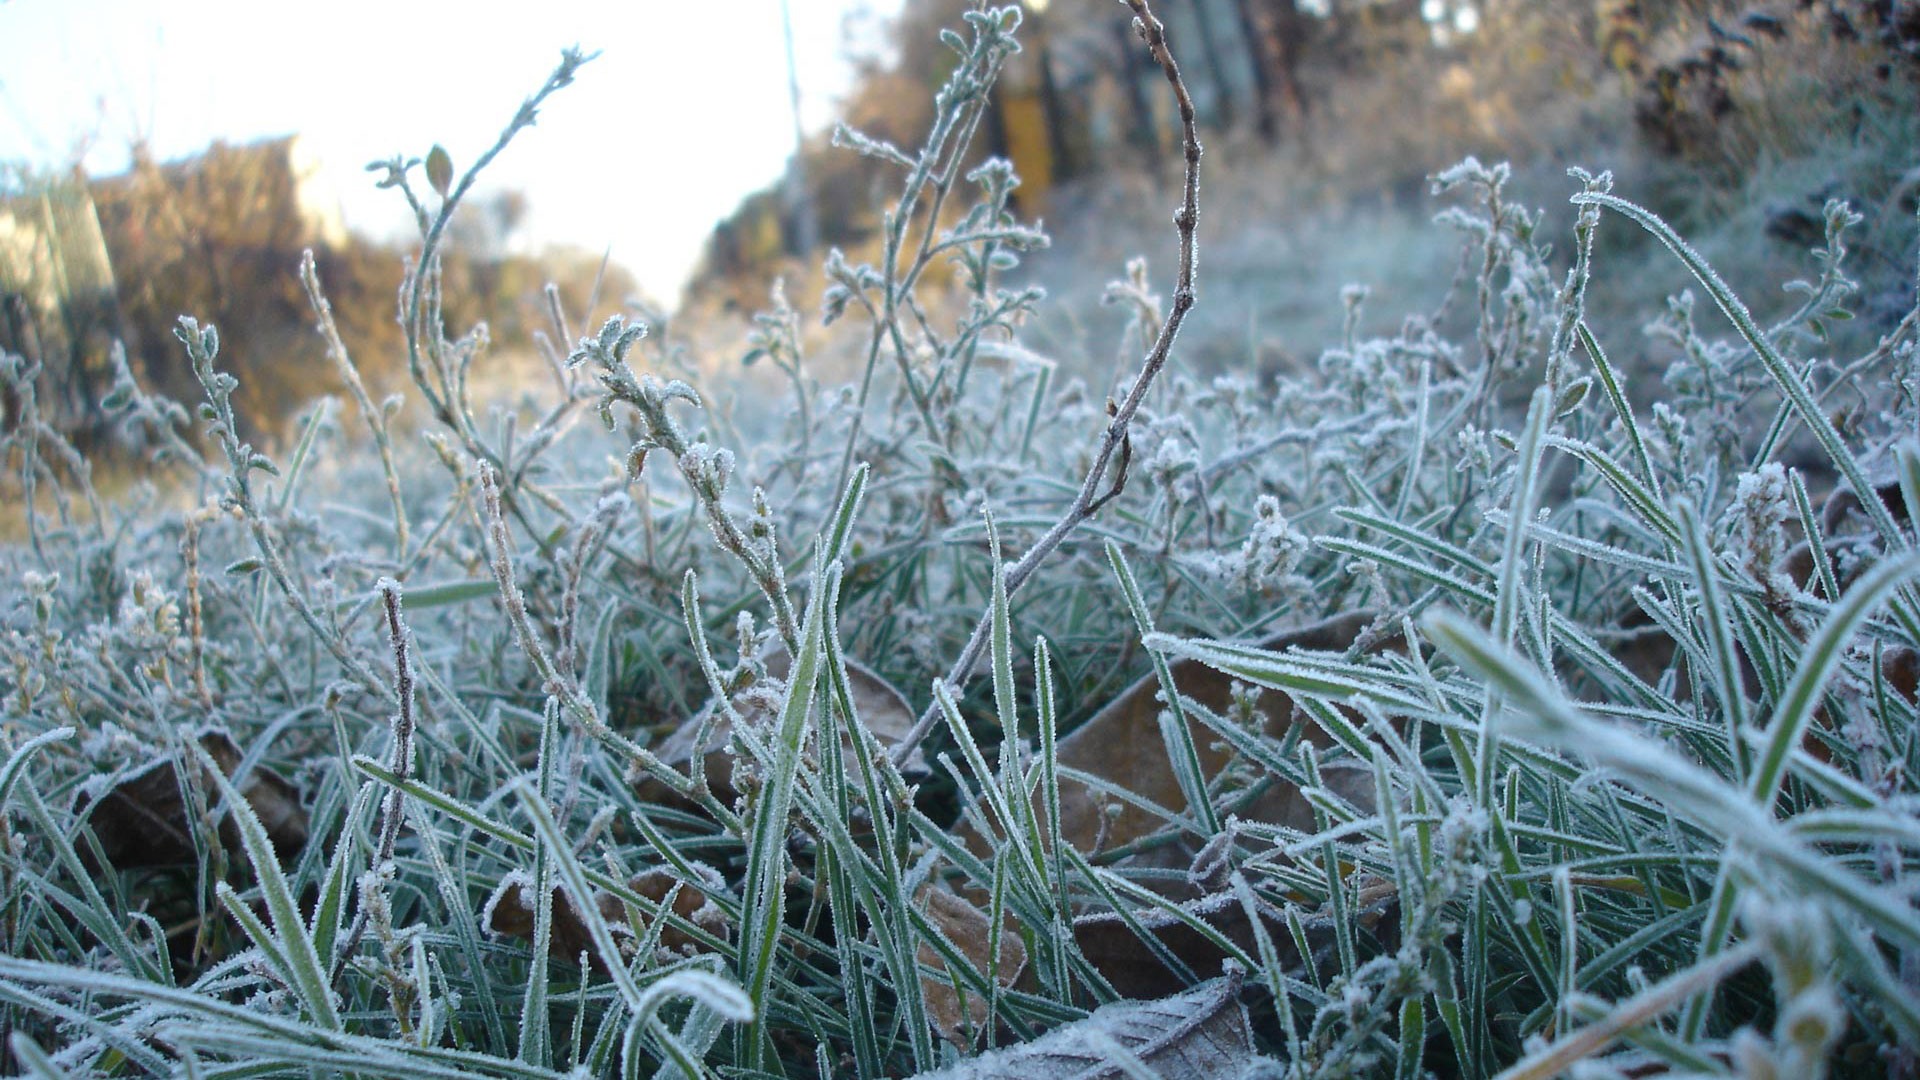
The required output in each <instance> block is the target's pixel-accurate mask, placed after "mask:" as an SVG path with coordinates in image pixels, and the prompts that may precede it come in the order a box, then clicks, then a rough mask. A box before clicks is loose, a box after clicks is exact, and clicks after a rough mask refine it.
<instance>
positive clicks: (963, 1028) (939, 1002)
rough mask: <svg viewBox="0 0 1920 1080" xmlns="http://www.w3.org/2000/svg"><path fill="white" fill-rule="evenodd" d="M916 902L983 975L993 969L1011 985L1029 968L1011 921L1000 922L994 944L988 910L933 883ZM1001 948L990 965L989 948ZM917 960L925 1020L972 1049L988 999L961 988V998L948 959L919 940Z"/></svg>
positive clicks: (965, 1048) (944, 1035)
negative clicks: (962, 991) (925, 1007)
mask: <svg viewBox="0 0 1920 1080" xmlns="http://www.w3.org/2000/svg"><path fill="white" fill-rule="evenodd" d="M914 902H915V903H916V904H917V905H918V906H919V907H920V910H921V911H922V912H924V913H925V914H926V916H927V920H928V921H929V922H931V923H933V925H934V926H936V927H938V928H939V930H940V933H941V934H943V935H945V936H946V938H947V940H948V941H950V942H952V943H953V947H954V948H956V949H958V950H959V951H960V955H962V956H964V957H966V958H967V962H968V963H970V964H972V965H973V967H974V968H975V969H976V970H978V971H980V972H981V973H983V974H984V973H986V972H987V971H989V970H992V971H993V972H994V973H995V976H996V978H997V980H998V982H999V983H1000V985H1001V986H1003V987H1011V986H1013V985H1014V984H1015V983H1016V982H1017V981H1018V980H1019V978H1020V976H1021V974H1022V973H1024V972H1025V970H1026V967H1027V949H1026V946H1025V945H1023V944H1022V943H1021V941H1020V935H1019V934H1017V933H1015V932H1014V931H1013V930H1012V929H1011V928H1010V926H1011V922H1010V921H1007V922H1006V923H1003V925H1002V926H1001V928H1000V932H999V934H998V935H997V937H998V941H997V944H996V943H995V942H994V941H993V940H992V939H994V938H995V936H996V935H995V934H994V932H993V927H992V925H991V924H990V923H989V921H988V919H987V914H986V912H984V911H981V910H980V909H979V908H977V907H975V906H974V905H973V904H971V903H969V902H968V901H967V900H966V899H965V898H963V897H960V896H957V895H955V894H954V893H951V892H948V891H947V890H945V889H942V888H940V887H938V886H937V885H934V884H932V883H928V884H927V885H924V886H922V887H921V889H920V892H919V894H918V895H916V896H915V897H914ZM996 947H997V948H998V950H999V957H998V966H997V967H992V966H990V965H992V964H993V963H994V957H993V952H992V950H994V949H995V948H996ZM916 959H918V960H919V962H920V963H921V964H922V965H924V967H923V968H922V971H921V974H920V995H921V997H922V998H924V999H925V1001H926V1003H927V1018H928V1019H929V1020H931V1021H932V1023H933V1028H934V1030H935V1031H937V1032H939V1034H940V1037H941V1038H943V1039H945V1040H947V1041H948V1042H950V1043H952V1044H953V1045H955V1046H957V1047H959V1048H960V1050H961V1052H962V1053H971V1052H972V1051H973V1049H974V1048H975V1046H976V1045H977V1044H978V1037H979V1033H980V1032H981V1030H982V1028H983V1026H984V1025H985V1024H986V1022H987V1009H988V1003H987V1002H986V1001H983V1000H982V999H981V997H980V995H979V994H978V993H976V992H974V991H973V990H972V989H967V990H966V992H965V1000H964V1001H963V1000H962V998H961V994H960V993H959V992H957V991H955V989H954V982H955V981H956V980H955V979H954V978H953V977H952V976H951V975H949V974H946V972H947V970H948V969H947V963H946V961H945V960H944V959H943V958H942V957H941V955H940V953H939V951H938V950H937V949H935V948H934V947H933V946H932V945H930V944H928V943H926V942H921V943H920V948H919V950H918V953H917V956H916ZM926 968H932V969H933V970H935V971H938V972H941V973H942V974H941V975H939V976H935V975H931V974H928V973H927V971H926V970H925V969H926Z"/></svg>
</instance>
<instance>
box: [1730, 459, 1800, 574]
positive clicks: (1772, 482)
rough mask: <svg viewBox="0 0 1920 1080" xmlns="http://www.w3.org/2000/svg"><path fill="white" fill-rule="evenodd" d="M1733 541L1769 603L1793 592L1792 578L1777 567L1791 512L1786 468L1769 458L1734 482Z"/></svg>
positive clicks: (1792, 512) (1791, 505)
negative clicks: (1765, 593)
mask: <svg viewBox="0 0 1920 1080" xmlns="http://www.w3.org/2000/svg"><path fill="white" fill-rule="evenodd" d="M1732 512H1733V514H1734V544H1735V545H1736V546H1735V549H1734V551H1735V554H1736V555H1738V556H1739V559H1740V564H1741V566H1743V567H1745V568H1746V571H1747V572H1748V573H1749V574H1752V575H1753V578H1754V580H1755V581H1758V582H1759V583H1760V586H1761V587H1762V588H1764V589H1765V590H1766V591H1767V596H1768V599H1769V602H1770V603H1771V602H1774V601H1776V600H1779V601H1783V602H1784V601H1785V600H1786V599H1788V598H1791V597H1792V596H1793V594H1794V592H1795V591H1796V590H1795V586H1794V584H1793V579H1792V578H1791V577H1789V576H1787V574H1786V573H1784V572H1783V571H1782V570H1780V569H1779V565H1780V557H1781V556H1782V555H1783V554H1785V552H1786V546H1787V533H1786V529H1785V525H1786V523H1787V521H1788V520H1789V519H1790V518H1791V517H1792V516H1793V515H1794V508H1793V494H1792V487H1791V485H1790V484H1789V482H1788V480H1787V470H1786V467H1785V466H1783V465H1781V464H1780V463H1779V462H1777V461H1769V462H1767V463H1766V464H1764V465H1762V466H1760V467H1759V468H1758V469H1756V470H1754V471H1753V472H1748V473H1741V474H1740V479H1739V481H1738V482H1737V483H1736V484H1735V485H1734V494H1733V507H1732Z"/></svg>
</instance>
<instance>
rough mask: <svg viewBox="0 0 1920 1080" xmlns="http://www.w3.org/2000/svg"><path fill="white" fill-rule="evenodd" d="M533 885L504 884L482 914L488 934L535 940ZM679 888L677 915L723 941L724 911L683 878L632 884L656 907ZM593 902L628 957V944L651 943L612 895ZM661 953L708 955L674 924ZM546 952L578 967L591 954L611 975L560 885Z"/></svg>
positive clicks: (647, 878)
mask: <svg viewBox="0 0 1920 1080" xmlns="http://www.w3.org/2000/svg"><path fill="white" fill-rule="evenodd" d="M529 884H530V883H529V882H528V881H527V880H526V877H525V875H520V876H516V877H510V878H508V879H507V880H506V881H504V882H502V883H501V886H500V888H499V889H498V890H497V891H496V892H495V894H494V896H493V897H492V898H491V899H489V900H488V901H487V906H486V908H485V909H484V910H483V911H482V913H481V921H482V923H483V924H484V925H485V926H486V928H487V929H488V930H491V931H493V932H494V933H496V934H504V935H507V936H509V937H517V938H520V939H522V940H524V941H532V940H533V936H534V935H533V919H534V914H533V895H532V890H531V889H530V888H529ZM675 885H680V886H681V889H680V891H679V892H678V893H675V894H674V897H673V913H674V914H675V915H678V916H680V917H681V918H683V919H686V920H687V921H689V922H691V923H693V924H695V925H696V926H700V927H701V928H703V929H706V930H708V931H710V932H713V933H715V934H716V935H719V936H724V935H725V921H724V919H722V918H721V916H720V911H719V909H718V908H715V907H711V906H709V905H708V903H707V895H706V893H704V892H701V891H700V890H699V889H698V888H695V887H694V885H693V884H692V883H691V882H688V881H686V880H685V879H684V878H681V877H678V876H676V875H675V874H673V873H671V872H669V871H667V870H645V871H642V872H640V873H638V874H635V875H634V876H633V877H632V878H630V879H628V881H627V887H628V888H629V889H632V890H633V891H634V892H636V893H639V894H640V895H641V896H644V897H646V898H647V899H648V900H651V901H653V902H654V903H656V904H659V903H664V902H665V901H666V899H667V895H668V894H669V893H672V892H673V887H674V886H675ZM593 902H594V906H595V907H597V908H598V909H599V910H600V917H601V918H602V919H604V920H606V923H607V925H608V927H609V928H610V929H612V930H613V931H614V936H615V937H616V938H618V939H620V941H621V948H622V950H623V951H624V950H625V949H626V948H627V943H628V942H634V943H638V942H639V941H640V940H641V939H642V938H644V937H646V935H647V931H648V928H649V927H650V926H651V923H649V922H648V921H647V920H646V919H645V917H644V916H643V917H642V918H641V920H640V925H639V926H638V927H635V926H633V925H632V924H630V923H629V922H628V920H627V910H626V905H625V904H623V903H621V902H620V899H619V898H618V897H616V896H614V895H612V894H611V893H607V892H595V893H594V894H593ZM660 947H661V948H662V949H666V950H669V951H672V952H675V953H680V954H682V955H690V954H692V953H695V952H702V951H705V950H704V949H703V948H702V947H701V945H700V943H699V942H698V941H696V940H695V939H694V938H693V937H691V936H690V935H688V934H687V933H686V932H685V931H683V930H681V929H679V928H678V927H676V926H673V925H671V924H669V925H667V926H664V927H662V928H661V931H660ZM547 952H548V954H549V955H551V956H554V957H557V958H559V959H563V960H570V961H573V962H575V963H578V962H579V960H580V954H581V953H587V954H589V955H590V956H591V957H592V962H593V964H594V966H596V967H598V968H599V969H601V970H602V971H604V970H606V959H605V958H604V957H602V956H601V955H600V951H599V950H598V949H597V948H595V947H594V944H593V935H592V933H591V932H589V931H588V929H587V923H586V919H585V918H584V917H583V916H582V915H581V913H580V911H579V909H577V908H576V907H574V906H573V903H572V901H571V900H570V899H569V897H568V896H567V891H566V890H565V889H562V888H561V887H560V886H558V885H556V886H554V887H553V927H552V930H551V932H550V935H549V937H548V945H547Z"/></svg>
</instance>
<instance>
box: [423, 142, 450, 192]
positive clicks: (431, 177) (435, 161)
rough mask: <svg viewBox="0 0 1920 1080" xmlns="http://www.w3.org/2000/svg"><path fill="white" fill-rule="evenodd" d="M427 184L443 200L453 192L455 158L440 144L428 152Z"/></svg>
mask: <svg viewBox="0 0 1920 1080" xmlns="http://www.w3.org/2000/svg"><path fill="white" fill-rule="evenodd" d="M427 183H429V184H432V185H433V190H434V191H436V192H438V193H439V194H440V197H441V198H443V199H444V198H446V197H447V192H449V191H451V190H453V156H452V155H450V154H448V153H447V148H446V147H444V146H441V145H440V144H439V143H434V144H433V149H431V150H429V151H427Z"/></svg>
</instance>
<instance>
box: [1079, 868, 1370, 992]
mask: <svg viewBox="0 0 1920 1080" xmlns="http://www.w3.org/2000/svg"><path fill="white" fill-rule="evenodd" d="M1349 888H1350V889H1351V890H1352V891H1351V896H1352V899H1353V904H1352V911H1353V913H1354V914H1353V919H1354V922H1355V924H1356V926H1357V927H1358V928H1359V929H1361V930H1363V931H1366V932H1368V933H1373V934H1376V935H1387V934H1390V933H1392V932H1393V927H1394V923H1393V919H1394V914H1395V912H1396V910H1397V900H1398V897H1397V896H1396V895H1395V893H1394V889H1393V883H1392V882H1391V881H1387V880H1384V879H1381V878H1376V877H1372V876H1367V877H1365V878H1360V879H1354V880H1352V881H1350V882H1349ZM1178 907H1179V911H1180V913H1181V914H1180V915H1175V914H1173V913H1172V912H1170V911H1166V910H1163V909H1160V908H1140V909H1138V910H1134V911H1130V912H1128V915H1129V916H1130V917H1131V918H1132V919H1133V921H1134V923H1135V924H1137V925H1138V926H1139V927H1140V929H1141V930H1143V931H1145V932H1146V933H1147V934H1148V935H1150V936H1151V937H1152V938H1153V942H1152V943H1149V942H1147V941H1145V940H1143V939H1142V938H1141V936H1140V935H1139V934H1138V933H1136V932H1135V931H1134V929H1133V928H1132V927H1130V926H1128V925H1127V920H1126V919H1123V918H1121V917H1120V915H1119V913H1117V912H1113V911H1100V912H1094V913H1091V914H1087V915H1082V916H1080V917H1079V918H1077V919H1075V920H1074V923H1073V938H1074V942H1075V944H1077V945H1079V947H1080V952H1081V953H1082V954H1083V955H1084V956H1086V958H1087V961H1088V962H1089V963H1091V964H1093V966H1094V967H1096V968H1098V969H1099V971H1100V974H1101V975H1102V976H1103V977H1105V978H1106V980H1107V981H1108V982H1109V983H1112V984H1113V988H1114V989H1115V990H1117V991H1119V992H1120V993H1121V994H1122V995H1123V996H1125V997H1133V998H1146V997H1158V996H1161V995H1164V994H1171V993H1174V992H1176V991H1179V990H1181V989H1182V988H1184V987H1185V986H1186V985H1187V982H1186V979H1185V978H1184V977H1183V976H1182V975H1181V974H1180V973H1179V972H1177V971H1176V970H1175V969H1174V968H1172V967H1171V966H1170V965H1169V964H1168V963H1167V962H1166V960H1165V959H1164V958H1163V953H1164V954H1167V955H1171V956H1172V957H1173V958H1175V959H1177V960H1178V961H1179V962H1180V963H1181V964H1183V965H1185V966H1186V967H1187V969H1188V970H1189V971H1191V972H1192V973H1193V974H1195V975H1202V976H1204V975H1205V974H1206V973H1207V972H1210V971H1218V970H1220V965H1221V964H1222V963H1223V962H1224V961H1226V960H1227V959H1228V956H1229V954H1228V953H1227V952H1226V951H1225V950H1224V949H1222V948H1221V947H1220V946H1219V945H1218V944H1217V943H1216V942H1215V941H1214V940H1213V939H1212V938H1210V937H1208V936H1207V935H1206V934H1203V933H1201V932H1200V931H1199V930H1198V929H1197V928H1195V927H1194V926H1193V925H1192V923H1193V922H1198V923H1201V924H1203V925H1205V926H1206V927H1207V928H1208V929H1209V930H1211V931H1212V932H1213V933H1215V934H1218V935H1219V936H1221V937H1223V938H1225V939H1226V940H1228V941H1230V942H1232V943H1233V944H1234V946H1235V947H1236V948H1238V949H1239V950H1240V951H1241V952H1242V953H1243V954H1245V955H1247V956H1257V955H1259V950H1258V942H1257V941H1256V939H1255V937H1254V931H1253V920H1252V918H1251V917H1250V916H1249V915H1248V913H1247V909H1246V907H1245V905H1243V904H1241V903H1240V900H1239V898H1238V897H1237V896H1235V895H1234V893H1233V892H1232V891H1231V890H1222V891H1220V892H1214V893H1209V894H1208V895H1206V896H1203V897H1201V898H1200V899H1198V900H1189V901H1187V902H1186V903H1183V904H1180V905H1178ZM1258 910H1259V914H1260V921H1261V923H1262V924H1263V925H1264V926H1265V927H1266V931H1267V937H1268V939H1269V940H1271V941H1272V942H1273V946H1274V949H1275V950H1276V951H1277V952H1278V953H1279V960H1280V966H1281V967H1283V968H1285V969H1287V970H1298V969H1301V968H1303V967H1304V966H1305V965H1306V963H1307V962H1311V963H1313V965H1314V966H1315V968H1316V969H1317V970H1319V971H1320V972H1321V974H1322V975H1323V976H1325V975H1327V974H1330V963H1331V961H1330V955H1331V950H1332V948H1333V944H1334V925H1333V917H1332V915H1331V913H1330V911H1329V910H1328V909H1326V908H1324V907H1323V908H1322V909H1321V910H1319V911H1317V912H1314V913H1312V914H1310V915H1306V916H1303V917H1302V918H1301V923H1302V925H1304V926H1305V927H1306V931H1307V944H1308V948H1309V949H1310V950H1311V953H1312V955H1310V956H1307V957H1302V956H1301V955H1300V952H1299V947H1298V944H1297V942H1296V941H1295V939H1294V937H1293V933H1292V931H1291V930H1290V929H1289V928H1288V926H1287V921H1286V911H1285V909H1283V908H1281V907H1279V906H1277V905H1275V904H1273V903H1270V902H1268V901H1266V900H1264V899H1261V900H1259V905H1258ZM1183 916H1184V918H1183ZM1189 920H1191V922H1190V921H1189Z"/></svg>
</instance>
